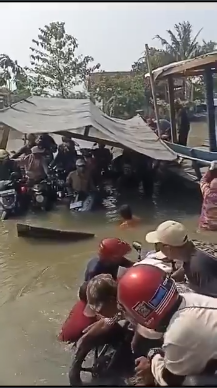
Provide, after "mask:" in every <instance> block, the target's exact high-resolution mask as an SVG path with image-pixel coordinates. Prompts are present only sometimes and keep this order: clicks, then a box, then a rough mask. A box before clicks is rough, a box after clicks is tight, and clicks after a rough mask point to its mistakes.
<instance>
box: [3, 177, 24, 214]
mask: <svg viewBox="0 0 217 388" xmlns="http://www.w3.org/2000/svg"><path fill="white" fill-rule="evenodd" d="M27 206H28V190H27V187H26V182H25V180H23V179H17V174H16V173H15V172H14V173H12V174H11V179H10V180H6V181H0V211H1V220H6V219H8V218H9V217H10V216H12V215H13V214H18V213H20V212H22V211H25V210H27Z"/></svg>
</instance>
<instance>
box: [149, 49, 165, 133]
mask: <svg viewBox="0 0 217 388" xmlns="http://www.w3.org/2000/svg"><path fill="white" fill-rule="evenodd" d="M145 52H146V61H147V65H148V71H149V77H150V85H151V92H152V97H153V103H154V111H155V117H156V121H157V132H158V136H159V137H160V135H161V132H160V125H159V114H158V106H157V97H156V93H155V83H154V77H153V73H152V66H151V60H150V55H149V48H148V45H147V44H146V45H145Z"/></svg>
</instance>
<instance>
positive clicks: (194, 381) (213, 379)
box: [182, 374, 217, 387]
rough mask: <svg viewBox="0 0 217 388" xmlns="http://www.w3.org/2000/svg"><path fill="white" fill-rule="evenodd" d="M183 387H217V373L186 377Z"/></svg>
mask: <svg viewBox="0 0 217 388" xmlns="http://www.w3.org/2000/svg"><path fill="white" fill-rule="evenodd" d="M182 386H183V387H217V375H216V374H213V375H195V376H188V377H186V378H185V380H184V383H183V384H182Z"/></svg>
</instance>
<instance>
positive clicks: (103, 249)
mask: <svg viewBox="0 0 217 388" xmlns="http://www.w3.org/2000/svg"><path fill="white" fill-rule="evenodd" d="M130 251H131V246H130V245H129V244H128V243H127V242H125V241H123V240H120V239H119V238H105V239H104V240H102V241H101V242H100V244H99V250H98V255H97V256H96V257H94V258H93V259H91V260H90V261H89V262H88V264H87V268H86V271H85V275H84V280H85V281H89V280H91V279H92V278H93V277H94V276H96V275H100V274H101V273H106V274H110V275H112V277H113V278H114V279H115V280H116V279H117V274H118V269H119V267H124V268H129V267H132V265H133V263H132V262H131V261H130V260H128V259H126V258H125V257H124V256H125V255H127V254H128V253H129V252H130Z"/></svg>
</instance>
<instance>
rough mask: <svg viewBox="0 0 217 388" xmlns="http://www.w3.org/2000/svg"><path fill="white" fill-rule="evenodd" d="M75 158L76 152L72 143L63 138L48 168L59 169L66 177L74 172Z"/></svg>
mask: <svg viewBox="0 0 217 388" xmlns="http://www.w3.org/2000/svg"><path fill="white" fill-rule="evenodd" d="M76 158H77V152H76V150H75V143H74V141H73V140H71V139H69V138H68V137H66V136H63V137H62V144H60V145H59V146H58V152H57V154H56V156H55V157H54V160H52V162H51V163H50V165H49V168H54V167H55V166H57V167H61V168H62V169H63V170H64V171H65V172H66V174H67V175H68V174H69V173H70V172H71V171H73V170H75V161H76Z"/></svg>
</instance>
